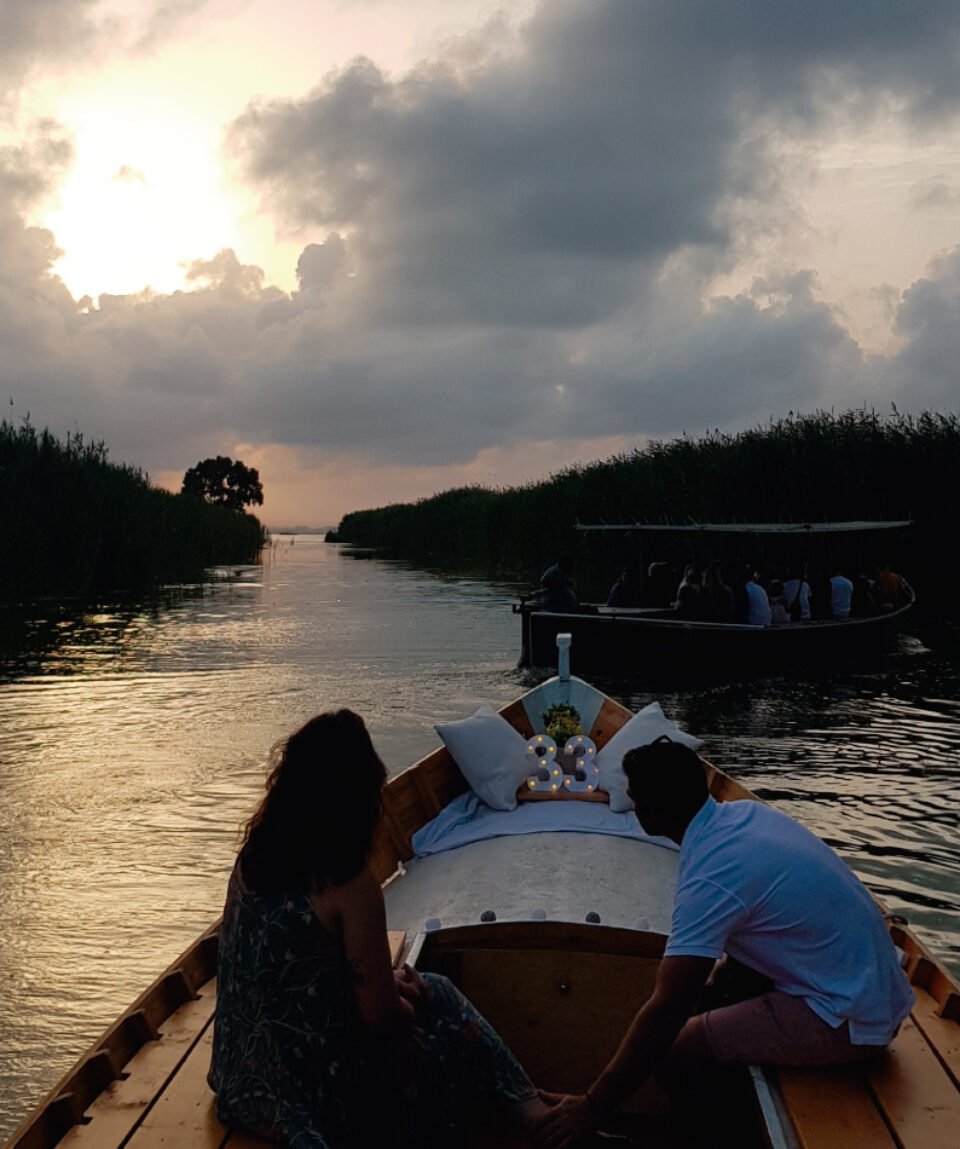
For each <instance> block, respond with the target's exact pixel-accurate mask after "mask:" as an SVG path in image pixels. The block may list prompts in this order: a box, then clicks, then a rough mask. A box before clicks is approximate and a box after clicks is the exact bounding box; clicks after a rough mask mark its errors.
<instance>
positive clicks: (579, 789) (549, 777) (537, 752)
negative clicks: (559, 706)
mask: <svg viewBox="0 0 960 1149" xmlns="http://www.w3.org/2000/svg"><path fill="white" fill-rule="evenodd" d="M563 753H564V755H565V756H566V757H567V758H568V759H569V758H572V759H573V761H574V773H573V774H565V773H564V772H563V767H562V766H561V764H560V763H559V762H558V761H557V744H556V742H554V740H553V739H552V738H551V737H550V736H549V735H548V734H535V735H534V736H533V737H532V738H531V739H530V741H529V742H528V743H527V758H528V759H529V760H530V763H531V766H532V767H533V772H532V773H531V774H530V775H528V777H527V789H528V790H533V791H538V792H547V793H557V792H558V791H559V790H561V789H563V790H567V791H569V792H570V793H571V794H583V793H587V792H588V791H591V790H596V788H597V786H598V784H599V779H600V768H599V767H598V766H597V762H596V757H597V748H596V746H595V745H594V743H593V740H592V739H591V738H588V737H587V736H586V735H585V734H576V735H574V737H573V738H569V739H568V740H567V744H566V746H564V748H563Z"/></svg>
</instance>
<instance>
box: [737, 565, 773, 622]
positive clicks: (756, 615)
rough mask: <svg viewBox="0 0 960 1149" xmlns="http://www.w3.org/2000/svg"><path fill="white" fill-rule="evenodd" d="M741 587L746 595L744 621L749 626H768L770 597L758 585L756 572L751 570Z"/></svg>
mask: <svg viewBox="0 0 960 1149" xmlns="http://www.w3.org/2000/svg"><path fill="white" fill-rule="evenodd" d="M743 589H744V593H745V594H746V597H747V617H746V619H745V620H744V621H745V622H747V623H748V624H749V625H750V626H769V625H770V599H769V598H768V597H767V592H766V591H765V590H764V589H763V587H762V586H761V585H760V582H759V580H758V577H757V575H756V573H754V572H752V571H751V572H750V573H749V575H748V577H747V580H746V582H745V583H744V584H743Z"/></svg>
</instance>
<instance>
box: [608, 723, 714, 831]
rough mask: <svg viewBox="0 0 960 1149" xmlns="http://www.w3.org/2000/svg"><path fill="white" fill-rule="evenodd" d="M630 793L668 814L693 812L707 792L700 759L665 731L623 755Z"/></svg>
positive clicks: (705, 797) (704, 773) (707, 794)
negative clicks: (644, 744)
mask: <svg viewBox="0 0 960 1149" xmlns="http://www.w3.org/2000/svg"><path fill="white" fill-rule="evenodd" d="M623 770H624V773H625V774H626V776H627V782H628V784H629V786H630V792H631V794H633V795H634V800H635V801H636V800H637V795H641V796H642V800H643V801H644V803H645V804H648V805H650V806H655V807H656V808H657V809H658V810H662V811H663V812H664V813H666V814H669V815H671V816H674V815H680V816H682V817H686V816H687V815H693V814H695V813H696V812H697V810H699V809H700V807H701V806H702V805H703V804H704V802H706V800H707V798H708V797H709V795H710V790H709V788H708V786H707V775H706V771H705V770H704V767H703V760H702V759H701V758H700V756H699V754H697V752H696V751H695V750H691V749H690V747H689V746H684V745H683V743H682V742H674V741H673V739H672V738H670V736H669V735H667V734H661V735H660V737H659V738H657V739H656V740H655V741H653V742H651V743H650V744H649V745H647V746H637V747H635V748H634V749H633V750H628V751H627V752H626V754H624V756H623Z"/></svg>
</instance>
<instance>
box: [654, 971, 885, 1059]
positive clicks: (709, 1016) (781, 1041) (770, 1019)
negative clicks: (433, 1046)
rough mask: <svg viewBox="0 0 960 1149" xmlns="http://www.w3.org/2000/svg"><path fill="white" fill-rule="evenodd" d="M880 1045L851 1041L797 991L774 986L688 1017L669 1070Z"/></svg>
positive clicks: (860, 1051)
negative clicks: (756, 995) (819, 1014)
mask: <svg viewBox="0 0 960 1149" xmlns="http://www.w3.org/2000/svg"><path fill="white" fill-rule="evenodd" d="M884 1048H885V1047H884V1046H881V1045H854V1044H853V1042H852V1041H851V1040H850V1027H849V1025H848V1024H847V1023H846V1022H844V1023H843V1025H841V1026H838V1027H837V1028H836V1029H834V1028H833V1026H831V1025H828V1024H827V1022H825V1021H824V1020H823V1019H822V1018H819V1017H817V1015H816V1014H815V1013H814V1012H813V1010H812V1009H811V1008H810V1007H809V1006H808V1005H807V1003H806V1002H805V1001H804V1000H803V998H801V997H792V996H791V995H790V994H787V993H781V992H780V991H779V990H773V991H772V992H771V993H764V994H761V995H760V997H753V998H750V999H749V1001H741V1002H738V1003H737V1004H736V1005H727V1006H724V1007H723V1008H721V1009H711V1010H709V1011H708V1012H707V1013H700V1014H697V1015H696V1016H694V1017H691V1018H690V1020H689V1021H688V1022H687V1024H686V1025H685V1026H684V1027H683V1029H682V1030H681V1031H680V1034H679V1036H678V1037H677V1040H676V1041H675V1042H674V1043H673V1047H672V1048H671V1050H670V1054H669V1056H668V1072H670V1073H673V1072H685V1071H686V1070H688V1069H695V1068H698V1067H700V1066H704V1065H708V1064H715V1065H841V1064H844V1063H846V1062H852V1061H862V1060H864V1059H865V1058H867V1057H873V1056H876V1054H878V1053H880V1052H882V1051H883V1049H884Z"/></svg>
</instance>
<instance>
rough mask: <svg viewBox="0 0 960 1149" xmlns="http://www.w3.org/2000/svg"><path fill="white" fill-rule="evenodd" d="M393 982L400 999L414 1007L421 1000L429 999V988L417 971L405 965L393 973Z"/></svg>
mask: <svg viewBox="0 0 960 1149" xmlns="http://www.w3.org/2000/svg"><path fill="white" fill-rule="evenodd" d="M393 980H394V984H395V985H396V987H397V993H399V994H400V997H401V998H402V999H403V1000H404V1001H407V1002H409V1003H410V1004H411V1005H413V1006H416V1005H417V1004H418V1003H419V1002H420V1001H421V1000H423V1001H426V1000H428V999H429V997H430V987H429V986H428V985H427V983H426V982H425V981H424V980H423V978H422V977H421V976H420V975H419V974H418V973H417V971H416V970H415V969H412V968H411V967H410V966H408V965H407V964H406V963H404V964H403V965H402V966H401V967H400V969H395V970H394V971H393Z"/></svg>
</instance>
